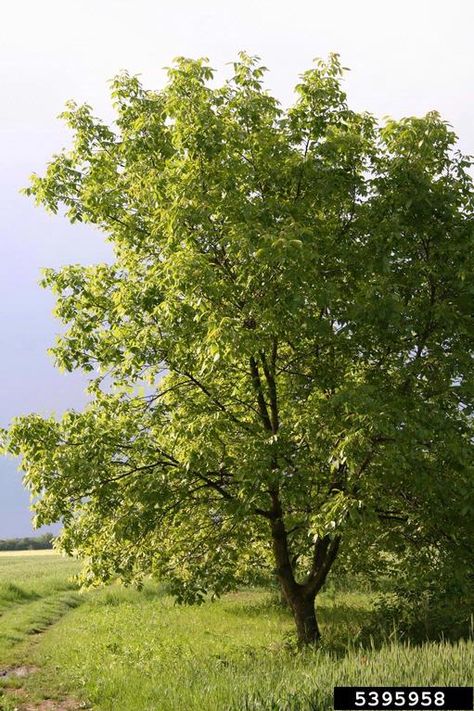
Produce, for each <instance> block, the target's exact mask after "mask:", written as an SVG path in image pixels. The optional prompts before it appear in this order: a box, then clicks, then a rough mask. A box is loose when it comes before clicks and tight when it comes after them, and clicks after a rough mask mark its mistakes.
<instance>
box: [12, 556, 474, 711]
mask: <svg viewBox="0 0 474 711" xmlns="http://www.w3.org/2000/svg"><path fill="white" fill-rule="evenodd" d="M77 569H78V564H77V563H76V562H75V561H71V560H67V559H64V558H61V557H60V556H58V555H55V554H54V553H49V554H48V553H44V552H34V553H31V554H14V555H12V554H3V555H0V673H1V672H2V670H8V669H11V668H13V667H15V666H18V665H24V666H25V668H27V669H29V670H30V672H31V673H28V674H26V675H25V676H24V677H22V678H18V677H4V678H3V679H2V677H1V676H0V708H1V709H5V711H7V710H8V711H10V710H13V709H18V711H23V709H25V711H26V710H27V711H32V710H33V709H38V710H41V709H52V710H53V709H57V710H58V711H60V710H61V709H79V708H91V709H97V710H98V711H117V710H120V711H181V710H182V711H221V710H222V711H253V710H255V711H258V710H262V711H264V710H265V711H267V710H268V711H270V710H273V711H313V710H316V711H326V710H329V709H331V708H332V694H333V687H334V686H335V685H350V684H358V685H383V684H386V685H430V684H432V685H467V684H472V670H473V669H474V644H473V643H472V642H459V643H457V644H449V643H448V642H445V643H439V644H436V643H427V644H424V645H420V646H410V645H408V644H406V643H400V642H398V641H397V639H396V638H395V637H394V636H393V637H392V638H391V639H390V638H389V639H387V640H386V641H385V642H384V643H377V644H376V643H374V642H373V641H372V640H371V639H370V638H369V639H367V638H365V637H364V636H363V635H362V630H363V628H364V626H365V625H366V623H367V622H368V620H369V619H370V614H371V608H372V603H373V596H371V595H370V594H368V593H358V592H341V593H339V594H335V593H331V592H328V593H325V594H323V596H322V597H321V600H320V604H319V615H320V621H321V628H322V633H323V635H324V642H323V644H322V645H321V647H320V648H319V649H317V650H313V651H305V652H296V650H295V647H294V642H293V624H292V620H291V618H290V616H289V615H288V613H287V612H286V611H285V610H283V609H282V608H281V607H280V606H279V605H278V604H276V603H275V599H274V596H273V595H272V594H271V593H270V592H269V591H267V590H262V589H255V590H245V591H240V592H238V593H233V594H229V595H227V596H225V597H224V598H222V599H221V600H218V601H215V602H211V601H209V602H205V603H204V604H203V605H201V606H199V607H179V606H177V605H175V604H174V602H173V600H172V599H171V598H170V597H169V596H168V595H167V594H166V590H165V589H164V588H160V587H159V586H157V585H153V584H148V585H146V586H145V588H144V590H143V591H141V592H138V591H135V590H124V589H122V588H119V587H118V586H112V587H108V588H104V589H101V590H95V591H91V592H87V593H80V592H79V591H78V590H77V589H76V587H75V584H74V583H73V582H71V580H70V578H71V576H72V575H73V574H74V573H75V572H76V571H77ZM44 699H52V700H51V701H49V702H45V701H44ZM54 699H56V701H53V700H54ZM45 704H47V705H45Z"/></svg>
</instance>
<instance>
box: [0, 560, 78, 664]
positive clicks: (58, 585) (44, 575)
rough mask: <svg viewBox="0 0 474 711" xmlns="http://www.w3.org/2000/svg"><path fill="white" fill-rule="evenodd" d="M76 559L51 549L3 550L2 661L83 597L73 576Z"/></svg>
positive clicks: (0, 574)
mask: <svg viewBox="0 0 474 711" xmlns="http://www.w3.org/2000/svg"><path fill="white" fill-rule="evenodd" d="M78 568H79V566H78V563H77V562H76V561H71V560H66V559H64V558H62V557H61V556H59V555H57V554H56V553H54V552H51V551H21V552H19V553H14V554H11V553H4V552H2V553H0V665H2V664H3V665H4V664H5V663H9V662H10V661H11V660H14V659H16V657H17V654H18V650H17V649H15V648H17V647H18V645H20V644H21V643H24V642H26V641H27V640H28V638H29V637H31V636H32V635H35V634H38V633H40V632H42V631H44V630H45V629H46V628H47V627H48V626H50V625H51V624H53V622H55V621H56V620H58V619H59V618H60V617H61V616H62V615H63V614H65V612H67V611H68V610H69V609H71V608H72V607H75V606H76V605H77V604H78V603H79V601H80V600H81V596H80V594H79V593H78V591H77V586H76V585H75V584H74V583H73V582H72V581H71V576H72V575H74V573H76V572H77V570H78Z"/></svg>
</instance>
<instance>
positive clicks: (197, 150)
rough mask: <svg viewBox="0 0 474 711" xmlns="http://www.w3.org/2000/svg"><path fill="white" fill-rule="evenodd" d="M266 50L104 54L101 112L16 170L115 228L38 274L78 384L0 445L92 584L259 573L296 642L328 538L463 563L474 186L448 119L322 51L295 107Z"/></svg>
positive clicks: (334, 546)
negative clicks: (108, 60) (222, 56)
mask: <svg viewBox="0 0 474 711" xmlns="http://www.w3.org/2000/svg"><path fill="white" fill-rule="evenodd" d="M264 72H265V68H264V67H263V66H261V64H260V62H259V60H258V59H257V58H253V57H249V56H247V55H246V54H241V55H240V56H239V59H238V61H236V62H235V63H234V64H233V72H232V76H231V78H230V79H229V80H227V81H225V82H224V83H223V84H222V85H219V86H218V85H217V84H216V81H215V77H214V72H213V70H212V69H211V67H210V66H209V63H208V61H207V60H204V59H201V60H190V59H185V58H179V59H177V60H176V61H175V63H174V64H173V66H172V67H171V68H170V69H169V70H168V80H167V83H166V84H165V86H164V87H163V88H162V89H160V90H158V91H150V90H147V89H145V88H144V87H143V86H142V85H141V83H140V82H139V80H138V78H136V77H134V76H130V75H128V74H122V75H120V76H118V77H117V78H116V79H115V80H114V81H113V82H112V100H113V105H114V109H115V112H116V113H115V121H114V122H113V123H112V124H111V125H106V124H105V123H103V122H102V121H101V120H99V119H97V118H95V117H94V115H93V112H92V109H91V107H89V106H87V105H83V106H77V105H75V104H74V103H70V104H69V105H68V107H67V110H66V111H65V113H64V114H63V118H64V119H65V120H66V122H67V124H68V125H69V127H70V128H71V129H72V131H73V134H74V142H73V146H72V148H71V149H69V150H65V151H64V152H62V153H61V154H59V155H57V156H55V157H54V158H53V160H52V162H51V163H50V164H49V166H48V168H47V170H46V173H45V175H44V176H43V177H39V176H37V175H34V176H33V178H32V182H31V186H30V187H29V188H28V189H27V190H26V192H27V193H28V194H30V195H33V196H34V197H35V199H36V201H37V203H40V204H42V205H44V206H45V207H46V208H47V209H49V210H50V211H52V212H54V213H56V212H57V211H59V210H65V213H66V215H67V216H68V218H69V219H70V220H71V221H72V222H75V221H82V222H85V223H90V224H93V225H96V226H97V227H98V228H99V229H100V230H102V231H103V232H104V234H105V237H106V239H107V240H108V241H109V242H110V243H111V244H112V246H113V250H114V260H113V262H112V263H111V264H97V265H95V266H81V265H71V266H68V267H65V268H62V269H60V270H52V269H47V270H45V273H44V278H43V285H44V286H46V287H48V288H51V289H52V290H53V291H54V293H55V294H56V295H57V305H56V315H57V317H58V318H59V319H60V320H61V321H62V322H63V323H64V324H66V330H65V332H64V333H63V334H62V335H61V336H60V337H59V338H58V340H57V343H56V345H55V347H54V348H53V349H52V350H53V353H54V356H55V359H56V362H57V365H58V366H59V367H60V368H63V369H66V370H68V371H71V370H75V369H82V370H83V371H86V372H88V373H90V386H89V390H90V394H91V399H90V402H89V403H88V405H87V406H86V407H85V408H84V410H83V411H82V412H77V411H73V410H71V411H68V412H66V413H65V414H64V416H63V417H62V419H60V420H58V419H56V418H54V417H51V418H46V419H45V418H42V417H40V416H38V415H35V414H32V415H28V416H23V417H19V418H17V419H16V420H15V421H14V423H13V424H12V427H11V428H10V430H9V432H8V433H7V434H6V437H5V442H6V448H7V449H8V450H9V451H10V452H11V453H13V454H16V455H21V456H22V468H23V470H24V472H25V483H26V485H27V486H28V487H29V489H30V490H31V492H32V495H33V497H35V503H34V508H35V511H36V522H37V524H38V525H44V524H48V523H51V522H53V521H57V520H60V521H62V523H63V531H62V534H61V537H60V545H61V546H62V547H63V548H64V550H66V551H67V552H70V553H72V552H75V553H78V554H79V555H81V556H82V557H84V559H85V561H86V562H85V572H84V580H85V581H87V582H94V581H107V580H109V579H111V578H113V577H115V576H119V577H121V578H122V579H123V580H124V581H126V582H131V581H134V580H140V579H141V578H142V576H143V575H147V574H150V573H151V574H153V575H157V576H160V577H163V578H166V579H167V580H169V581H171V584H172V586H173V590H174V592H175V593H176V595H177V596H178V598H179V599H180V600H182V601H188V602H190V601H194V600H197V599H199V598H201V597H202V596H203V595H204V594H206V593H207V592H209V591H211V592H214V593H216V594H220V593H222V592H224V591H226V590H229V589H231V588H232V587H233V586H235V585H237V584H239V583H244V582H246V581H249V580H252V579H255V576H256V575H257V574H258V573H259V572H260V571H265V570H267V571H271V570H272V569H273V570H274V572H275V575H276V577H277V579H278V581H279V583H280V585H281V588H282V591H283V594H284V595H285V596H286V598H287V600H288V602H289V604H290V606H291V609H292V610H293V612H294V615H295V621H296V625H297V630H298V635H299V639H300V641H302V642H306V641H313V640H314V639H316V638H317V637H318V634H319V632H318V627H317V623H316V619H315V616H314V600H315V595H316V594H317V592H318V591H319V590H320V588H321V587H322V585H323V584H324V582H325V580H326V576H327V575H328V572H329V570H330V568H331V566H332V564H333V562H334V560H335V559H336V557H337V555H338V554H340V555H341V556H342V555H346V556H349V557H350V556H352V559H353V560H354V561H360V560H362V559H366V558H367V556H368V555H369V554H370V555H371V556H372V561H373V562H374V561H377V560H379V559H381V556H382V554H386V553H387V552H391V553H393V554H394V557H393V558H392V561H393V560H396V561H399V564H400V565H402V566H403V565H405V564H406V563H404V561H406V560H407V556H411V557H410V561H411V563H410V565H414V566H415V567H416V565H418V566H421V565H424V566H426V565H432V566H433V570H434V569H435V568H436V567H438V568H440V566H441V568H442V567H443V566H448V568H449V570H451V571H453V570H457V571H460V572H459V575H461V576H462V575H463V574H464V573H463V572H462V571H465V570H466V566H467V565H468V559H469V556H471V559H472V548H469V537H470V535H471V534H472V520H473V518H472V514H473V509H474V505H473V487H472V454H471V453H472V448H471V443H472V434H473V428H472V392H473V381H472V328H471V320H470V319H471V314H472V295H473V288H472V235H473V225H474V221H473V206H474V201H473V198H474V192H473V187H472V180H471V177H470V174H469V169H470V165H471V163H470V160H469V158H467V157H465V156H463V155H462V154H461V153H460V152H459V151H458V150H457V149H456V136H455V134H454V133H453V131H452V129H451V128H450V126H449V125H448V124H447V123H446V122H445V121H443V120H442V119H441V117H440V116H439V115H438V114H437V113H436V112H430V113H428V114H427V115H426V116H424V117H422V118H414V117H412V118H404V119H401V120H392V119H389V120H386V121H385V123H383V125H379V123H378V122H377V121H376V120H375V118H374V117H373V116H371V115H370V114H368V113H361V112H356V111H353V110H352V109H350V108H349V106H348V103H347V98H346V95H345V93H344V91H343V89H342V85H341V79H342V74H343V68H342V67H341V64H340V61H339V58H338V56H337V55H331V56H330V57H329V59H328V60H327V61H317V62H316V63H315V65H314V66H313V68H311V69H309V70H308V71H306V72H305V73H304V74H302V76H301V78H300V81H299V83H298V85H297V86H296V98H295V102H294V104H293V105H292V106H291V107H289V108H284V107H282V106H281V105H280V103H279V102H278V101H277V100H276V99H275V98H274V97H272V96H271V95H270V94H269V93H268V92H267V91H266V90H265V88H264V83H263V77H264ZM444 569H445V568H444ZM433 574H435V573H433Z"/></svg>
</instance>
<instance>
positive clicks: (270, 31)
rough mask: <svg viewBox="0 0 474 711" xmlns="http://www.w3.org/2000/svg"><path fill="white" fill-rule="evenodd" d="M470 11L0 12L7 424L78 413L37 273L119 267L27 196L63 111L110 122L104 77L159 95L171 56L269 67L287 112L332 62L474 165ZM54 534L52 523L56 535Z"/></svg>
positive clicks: (130, 8) (5, 526)
mask: <svg viewBox="0 0 474 711" xmlns="http://www.w3.org/2000/svg"><path fill="white" fill-rule="evenodd" d="M473 25H474V3H473V2H472V0H450V2H446V0H429V1H428V0H398V1H397V3H384V2H381V1H380V0H357V2H355V0H338V2H332V3H330V2H328V1H327V0H326V2H324V3H323V2H320V1H319V0H312V1H309V0H291V2H288V1H286V2H281V1H280V0H271V1H270V0H259V1H258V0H239V2H236V3H232V4H231V3H226V2H224V0H200V1H198V2H196V0H174V1H173V2H169V1H168V2H161V1H160V0H155V1H154V2H153V1H152V0H100V1H98V0H67V2H66V1H65V0H42V1H41V2H37V0H15V2H14V3H10V2H8V3H7V2H4V3H2V8H1V11H0V92H1V102H0V426H3V427H6V426H7V425H8V423H9V422H10V421H11V419H12V418H13V417H15V416H17V415H21V414H26V413H29V412H40V413H41V414H44V415H48V414H50V413H55V414H57V415H59V414H60V413H61V412H63V411H64V410H65V409H68V408H71V407H73V408H81V407H82V406H83V404H84V403H85V401H86V398H85V395H84V387H85V382H86V381H85V379H84V377H83V376H81V375H80V374H77V373H75V374H61V373H59V372H58V371H57V370H55V368H54V364H53V362H52V360H51V358H50V356H49V355H48V354H47V348H48V347H49V346H51V345H52V344H53V341H54V337H55V334H57V333H58V332H59V330H60V328H59V324H58V323H57V322H55V320H54V318H53V316H52V314H51V311H52V308H53V305H54V300H53V298H52V296H51V294H49V293H48V292H46V291H44V290H42V289H41V288H40V287H39V286H38V280H39V278H40V270H41V268H43V267H46V266H52V267H59V266H61V265H63V264H70V263H82V264H93V263H96V262H99V261H105V260H109V259H110V258H111V253H110V249H109V247H108V246H107V244H106V243H105V242H104V236H103V235H101V234H100V233H99V232H97V231H94V230H93V229H92V228H90V227H84V226H82V225H74V226H72V225H69V223H67V222H66V220H65V219H64V218H61V217H54V216H50V215H47V214H46V213H45V212H44V211H43V210H42V208H37V207H34V205H33V204H32V201H31V200H30V199H27V198H26V197H24V196H22V195H20V194H19V189H20V188H21V187H24V186H25V185H27V183H28V176H29V175H30V174H31V173H32V172H38V173H40V174H41V172H42V171H43V170H44V167H45V165H46V163H47V161H48V159H50V158H51V156H52V155H53V154H54V153H55V152H58V151H60V150H61V148H62V147H64V146H67V145H68V141H69V136H68V133H67V132H66V130H65V129H64V127H63V125H62V124H61V122H60V121H59V120H58V119H57V115H58V114H59V113H60V112H61V110H62V109H63V107H64V104H65V102H66V101H67V100H68V99H75V100H76V101H78V102H84V101H85V102H87V103H89V104H91V105H92V106H93V107H94V111H95V114H96V115H98V116H101V117H103V118H105V119H107V120H110V119H111V117H112V112H111V107H110V101H109V93H108V81H109V80H110V79H111V78H112V77H113V76H114V75H115V74H117V73H118V72H120V71H121V70H123V69H127V70H128V71H129V72H130V73H132V74H140V75H141V79H142V82H143V83H144V85H145V86H146V87H147V88H151V89H158V88H160V86H162V85H163V82H164V78H165V71H164V69H163V68H164V67H166V66H169V65H170V63H171V62H172V59H173V58H174V57H176V56H181V55H184V56H188V57H201V56H206V57H209V59H210V61H211V64H212V66H213V67H214V68H215V69H216V70H218V72H220V73H222V75H225V73H226V71H227V73H228V68H226V63H228V62H232V61H233V60H234V59H235V58H236V56H237V53H238V52H239V51H240V50H246V51H247V52H249V53H250V54H257V55H258V56H260V57H261V58H262V60H263V62H264V64H265V65H266V66H267V67H268V68H269V73H268V74H267V85H268V88H269V90H270V91H271V92H272V93H273V94H274V95H275V96H277V97H278V98H279V99H280V101H281V102H282V103H283V104H288V103H289V102H290V101H291V98H292V91H293V86H294V85H295V83H296V82H297V79H298V75H299V74H300V73H301V72H303V71H304V70H305V69H307V68H309V67H310V66H311V63H312V60H313V59H314V58H315V57H325V56H327V54H328V53H329V52H338V53H339V54H340V55H341V59H342V62H343V64H344V65H345V66H347V67H350V69H351V71H350V72H349V73H348V74H347V77H346V81H345V85H346V90H347V93H348V97H349V103H350V104H351V107H352V108H354V109H358V110H368V111H371V112H372V113H374V114H375V115H376V116H378V117H380V118H382V117H384V116H387V115H390V116H393V117H396V118H399V117H401V116H407V115H422V114H424V113H426V112H427V111H429V110H432V109H437V110H438V111H440V113H441V114H442V115H443V117H444V118H445V119H446V120H448V121H449V122H450V123H451V124H452V126H453V127H454V130H455V131H456V133H457V135H458V137H459V146H460V148H461V149H462V150H463V151H464V152H466V153H474V97H473V95H472V77H473V75H474V44H473V42H472V27H473ZM50 528H51V527H50ZM31 533H32V528H31V514H30V511H29V499H28V494H27V492H26V491H24V489H23V487H22V485H21V476H20V474H19V473H18V472H17V463H16V462H14V461H13V460H8V459H6V458H3V459H1V458H0V538H9V537H14V536H25V535H31Z"/></svg>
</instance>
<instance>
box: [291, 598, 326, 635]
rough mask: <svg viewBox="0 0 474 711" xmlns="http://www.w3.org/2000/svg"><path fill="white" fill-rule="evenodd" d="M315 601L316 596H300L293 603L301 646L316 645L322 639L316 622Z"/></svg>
mask: <svg viewBox="0 0 474 711" xmlns="http://www.w3.org/2000/svg"><path fill="white" fill-rule="evenodd" d="M314 600H315V597H314V596H310V597H307V596H305V595H303V594H300V595H296V596H295V597H294V598H293V600H292V603H291V608H292V611H293V616H294V618H295V623H296V633H297V637H298V644H299V645H300V646H306V645H308V644H316V642H317V641H318V640H319V639H320V637H321V634H320V632H319V627H318V622H317V620H316V610H315V606H314Z"/></svg>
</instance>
